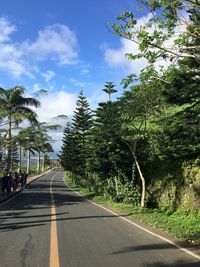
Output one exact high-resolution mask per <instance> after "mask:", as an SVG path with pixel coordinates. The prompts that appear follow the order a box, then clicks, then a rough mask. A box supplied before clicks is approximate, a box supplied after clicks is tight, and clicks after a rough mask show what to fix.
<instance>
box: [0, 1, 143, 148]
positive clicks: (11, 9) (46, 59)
mask: <svg viewBox="0 0 200 267" xmlns="http://www.w3.org/2000/svg"><path fill="white" fill-rule="evenodd" d="M125 10H128V11H130V10H134V11H135V14H136V16H137V18H138V19H139V20H141V23H142V21H143V20H144V19H145V17H142V16H144V13H142V12H140V11H137V1H136V0H132V1H131V0H130V1H129V0H84V1H83V0H40V1H39V0H28V1H27V0H6V1H3V0H1V1H0V86H1V87H3V88H6V89H8V88H12V87H14V86H16V85H22V86H24V87H25V88H26V90H27V94H30V95H34V94H36V92H37V91H38V90H40V89H45V90H47V91H48V93H47V94H45V95H41V96H40V101H41V107H40V108H39V109H37V113H38V118H39V120H40V121H42V122H44V121H45V122H49V121H51V118H53V117H56V116H57V115H60V114H64V115H67V116H68V117H69V118H70V116H72V114H73V111H74V108H75V102H76V99H77V96H78V94H79V92H80V90H81V89H83V92H84V95H85V96H86V97H87V99H88V101H89V103H90V105H91V107H92V108H95V107H96V106H97V104H98V103H99V102H100V101H103V100H105V99H107V96H106V95H105V93H104V92H103V91H102V89H103V88H104V85H105V83H106V82H108V81H112V82H114V83H115V85H116V89H118V91H119V92H121V91H122V89H121V88H120V82H121V80H122V79H123V78H125V77H126V76H127V75H128V74H131V73H136V74H138V73H139V71H140V70H141V69H142V68H143V67H144V65H145V62H144V60H141V61H138V62H134V63H133V62H131V61H128V60H127V59H126V58H125V53H126V52H130V51H132V52H134V51H137V46H136V44H134V43H133V42H130V41H128V40H125V39H121V38H120V37H118V36H116V35H114V34H113V33H111V32H110V31H109V30H108V28H107V24H108V23H109V22H115V21H116V17H117V16H118V15H119V14H120V13H121V12H122V11H125ZM146 16H148V14H146ZM66 122H67V120H66ZM64 123H65V122H64ZM62 133H63V132H62V131H61V130H60V131H58V132H56V133H53V135H52V136H53V138H54V139H56V142H55V145H54V149H55V150H56V151H58V150H59V146H60V145H61V139H62Z"/></svg>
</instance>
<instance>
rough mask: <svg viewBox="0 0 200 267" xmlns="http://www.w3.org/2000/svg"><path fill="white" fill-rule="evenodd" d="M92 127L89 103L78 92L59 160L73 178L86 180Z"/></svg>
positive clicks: (65, 131)
mask: <svg viewBox="0 0 200 267" xmlns="http://www.w3.org/2000/svg"><path fill="white" fill-rule="evenodd" d="M91 127H92V114H91V110H90V107H89V103H88V101H87V99H86V97H85V96H84V94H83V90H81V91H80V93H79V96H78V99H77V101H76V109H75V111H74V115H73V118H72V123H71V124H69V123H67V125H66V127H65V129H64V136H63V145H62V147H61V154H60V156H59V157H60V160H61V164H62V166H63V167H64V169H65V170H68V171H71V172H72V174H73V177H75V176H76V175H77V176H79V178H80V179H83V180H85V181H86V180H87V158H88V156H89V153H90V150H89V136H90V129H91Z"/></svg>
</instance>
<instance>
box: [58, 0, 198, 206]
mask: <svg viewBox="0 0 200 267" xmlns="http://www.w3.org/2000/svg"><path fill="white" fill-rule="evenodd" d="M138 3H139V5H140V10H144V11H148V12H149V16H147V18H148V21H146V22H144V24H143V25H141V21H138V20H137V19H136V18H135V15H134V12H131V11H126V12H123V13H122V14H121V15H120V16H119V17H118V18H117V23H111V24H110V25H109V28H110V31H112V32H113V33H114V34H116V35H118V36H120V37H121V38H126V39H129V40H131V41H133V42H136V43H137V44H138V53H137V54H133V53H129V54H128V55H126V56H128V58H129V59H130V60H132V61H134V60H135V59H139V58H145V59H146V60H147V62H148V65H147V67H146V68H145V69H143V70H142V71H141V72H140V75H139V76H138V77H137V78H136V77H135V75H134V74H130V75H129V76H128V77H126V78H124V79H123V80H122V83H121V86H122V87H123V88H124V90H125V91H124V93H123V94H122V95H121V97H120V98H118V99H117V100H113V99H112V101H111V97H112V94H113V93H115V92H116V90H115V85H114V84H113V83H112V82H107V83H106V84H105V87H104V89H103V91H104V92H105V93H107V94H108V101H105V102H102V103H99V105H98V107H97V108H96V110H95V111H94V112H93V118H92V120H91V117H87V120H88V125H89V127H88V128H85V130H84V131H85V133H87V134H88V139H87V140H89V142H88V143H87V142H85V141H84V140H85V139H84V134H83V132H84V131H83V130H81V128H80V125H81V121H82V123H84V124H85V123H86V121H85V120H84V119H83V118H85V115H83V114H84V112H81V109H80V106H83V102H82V104H81V105H80V100H81V97H83V95H82V96H81V95H80V96H79V100H78V101H77V108H76V111H75V113H74V117H73V120H72V123H71V125H68V126H67V127H66V130H65V134H64V139H63V141H64V143H63V147H62V152H61V162H62V165H63V166H64V168H65V169H66V170H70V171H72V172H73V173H76V174H77V176H78V177H79V180H80V181H81V180H82V179H84V180H85V181H86V177H87V182H86V184H88V186H89V188H91V187H92V188H93V189H94V190H96V191H97V192H99V193H103V194H104V195H107V196H108V197H111V198H114V199H116V200H118V201H125V200H126V201H127V198H126V197H125V196H127V195H129V198H128V201H129V202H132V203H140V205H141V206H142V207H144V206H145V205H147V202H148V201H149V198H150V197H153V196H151V195H150V192H149V191H148V190H147V189H148V188H149V186H150V185H151V184H152V183H153V182H155V180H156V179H157V176H158V174H156V173H155V170H158V173H159V169H160V170H162V171H163V173H162V174H161V175H163V179H166V182H167V181H168V182H169V179H171V180H172V181H173V179H176V182H177V181H178V183H179V184H180V183H181V182H182V180H181V179H182V177H181V176H178V177H177V178H175V176H173V175H172V174H171V173H170V171H171V170H172V172H174V173H175V172H177V169H178V168H179V167H180V170H181V168H182V166H183V165H184V164H185V162H186V163H188V164H189V163H191V162H192V163H193V164H196V165H197V166H198V164H199V163H198V162H199V156H200V153H199V151H200V83H199V82H200V80H199V79H200V78H199V77H200V76H199V69H200V54H199V51H200V45H199V44H200V28H199V19H200V17H199V14H200V12H199V11H200V4H199V1H192V0H191V1H190V0H185V1H178V0H175V1H169V0H150V1H146V0H140V1H138ZM159 62H160V63H159ZM159 64H161V66H160V67H158V65H159ZM85 101H86V100H85ZM89 122H90V123H89ZM91 122H92V123H91ZM86 144H87V145H86ZM173 166H175V167H174V169H173ZM86 171H87V175H86ZM174 175H175V174H174ZM171 180H170V181H171ZM174 182H175V180H174ZM147 191H148V199H147Z"/></svg>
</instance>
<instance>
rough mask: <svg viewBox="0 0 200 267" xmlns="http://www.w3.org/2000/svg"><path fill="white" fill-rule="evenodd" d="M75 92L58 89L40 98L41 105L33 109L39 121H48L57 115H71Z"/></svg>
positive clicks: (75, 96)
mask: <svg viewBox="0 0 200 267" xmlns="http://www.w3.org/2000/svg"><path fill="white" fill-rule="evenodd" d="M76 99H77V95H76V94H71V93H67V92H66V91H58V92H54V93H50V94H47V95H44V96H42V97H41V98H40V102H41V106H40V107H39V108H37V109H36V110H35V111H36V113H37V114H38V119H39V121H41V122H50V121H51V120H52V119H53V118H55V117H56V116H58V115H66V116H68V117H70V116H72V114H73V111H74V109H75V105H76Z"/></svg>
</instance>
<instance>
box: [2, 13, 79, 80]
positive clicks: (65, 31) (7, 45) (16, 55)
mask: <svg viewBox="0 0 200 267" xmlns="http://www.w3.org/2000/svg"><path fill="white" fill-rule="evenodd" d="M14 31H16V26H15V25H12V24H11V23H10V22H9V21H8V20H7V19H5V18H4V17H0V51H1V53H0V70H2V71H5V72H6V73H9V74H11V75H12V76H14V77H17V78H19V77H20V76H22V75H25V76H28V77H29V78H34V75H35V74H36V73H38V72H40V71H39V69H38V66H37V63H38V62H40V61H49V60H51V61H54V62H55V63H57V64H61V65H63V64H76V63H78V52H77V50H78V42H77V38H76V35H75V33H74V32H73V31H71V30H70V29H69V28H68V27H67V26H66V25H63V24H54V25H50V26H48V27H46V28H44V30H41V31H39V32H38V37H37V38H36V40H35V41H32V42H31V41H30V40H24V41H23V42H21V43H14V42H11V41H12V40H11V39H10V34H11V33H13V32H14ZM41 75H43V77H44V78H45V80H46V82H49V81H50V80H51V79H52V78H53V77H54V76H55V73H54V72H52V71H50V70H47V72H46V73H42V74H41Z"/></svg>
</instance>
